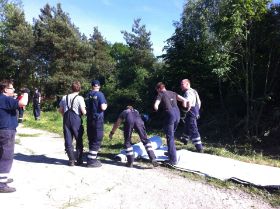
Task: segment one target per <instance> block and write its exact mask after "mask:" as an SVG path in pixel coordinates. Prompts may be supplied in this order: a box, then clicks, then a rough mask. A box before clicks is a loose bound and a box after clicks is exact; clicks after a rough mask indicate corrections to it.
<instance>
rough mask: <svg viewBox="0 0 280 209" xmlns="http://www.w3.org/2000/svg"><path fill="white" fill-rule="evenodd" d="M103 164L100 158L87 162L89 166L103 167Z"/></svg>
mask: <svg viewBox="0 0 280 209" xmlns="http://www.w3.org/2000/svg"><path fill="white" fill-rule="evenodd" d="M101 166H102V164H101V162H100V161H99V160H93V161H91V162H90V163H89V162H88V163H87V167H88V168H98V167H101Z"/></svg>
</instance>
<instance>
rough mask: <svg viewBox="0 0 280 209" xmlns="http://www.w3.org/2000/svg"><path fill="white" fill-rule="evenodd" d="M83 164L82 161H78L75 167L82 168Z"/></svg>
mask: <svg viewBox="0 0 280 209" xmlns="http://www.w3.org/2000/svg"><path fill="white" fill-rule="evenodd" d="M83 164H84V162H83V160H78V161H77V162H76V165H77V166H82V165H83Z"/></svg>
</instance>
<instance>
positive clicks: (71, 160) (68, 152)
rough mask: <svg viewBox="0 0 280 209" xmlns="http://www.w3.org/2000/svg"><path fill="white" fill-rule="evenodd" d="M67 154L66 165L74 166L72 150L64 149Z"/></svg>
mask: <svg viewBox="0 0 280 209" xmlns="http://www.w3.org/2000/svg"><path fill="white" fill-rule="evenodd" d="M66 153H67V156H68V158H69V161H68V165H69V166H74V165H75V155H74V152H73V150H66Z"/></svg>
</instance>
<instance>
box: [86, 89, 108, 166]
mask: <svg viewBox="0 0 280 209" xmlns="http://www.w3.org/2000/svg"><path fill="white" fill-rule="evenodd" d="M85 102H86V107H87V135H88V143H89V153H88V158H87V163H88V165H90V164H92V163H93V161H94V160H96V158H97V153H98V150H99V149H100V147H101V143H102V139H103V136H104V112H103V111H102V110H101V104H107V101H106V99H105V97H104V94H103V93H102V92H100V91H91V92H89V93H88V95H87V96H86V99H85Z"/></svg>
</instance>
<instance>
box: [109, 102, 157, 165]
mask: <svg viewBox="0 0 280 209" xmlns="http://www.w3.org/2000/svg"><path fill="white" fill-rule="evenodd" d="M122 122H124V129H123V134H124V147H125V151H126V157H127V164H126V165H127V167H133V162H134V153H133V148H132V146H131V135H132V131H133V130H134V129H135V130H136V132H137V134H138V135H139V137H140V140H141V142H142V143H143V144H144V146H145V149H146V151H147V153H148V156H149V158H150V160H151V162H152V164H153V166H154V167H156V166H158V165H159V164H158V162H157V161H156V156H155V153H154V151H153V148H152V145H151V142H150V140H149V139H148V137H147V133H146V128H145V125H144V121H143V120H142V118H141V115H140V114H139V112H138V111H137V110H136V109H134V108H133V107H132V106H127V108H126V110H124V111H122V112H121V114H120V115H119V117H118V119H117V121H116V122H115V123H114V126H113V128H112V131H111V132H110V135H109V138H110V139H112V138H113V135H114V133H115V132H116V130H117V128H118V127H119V126H120V124H121V123H122Z"/></svg>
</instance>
